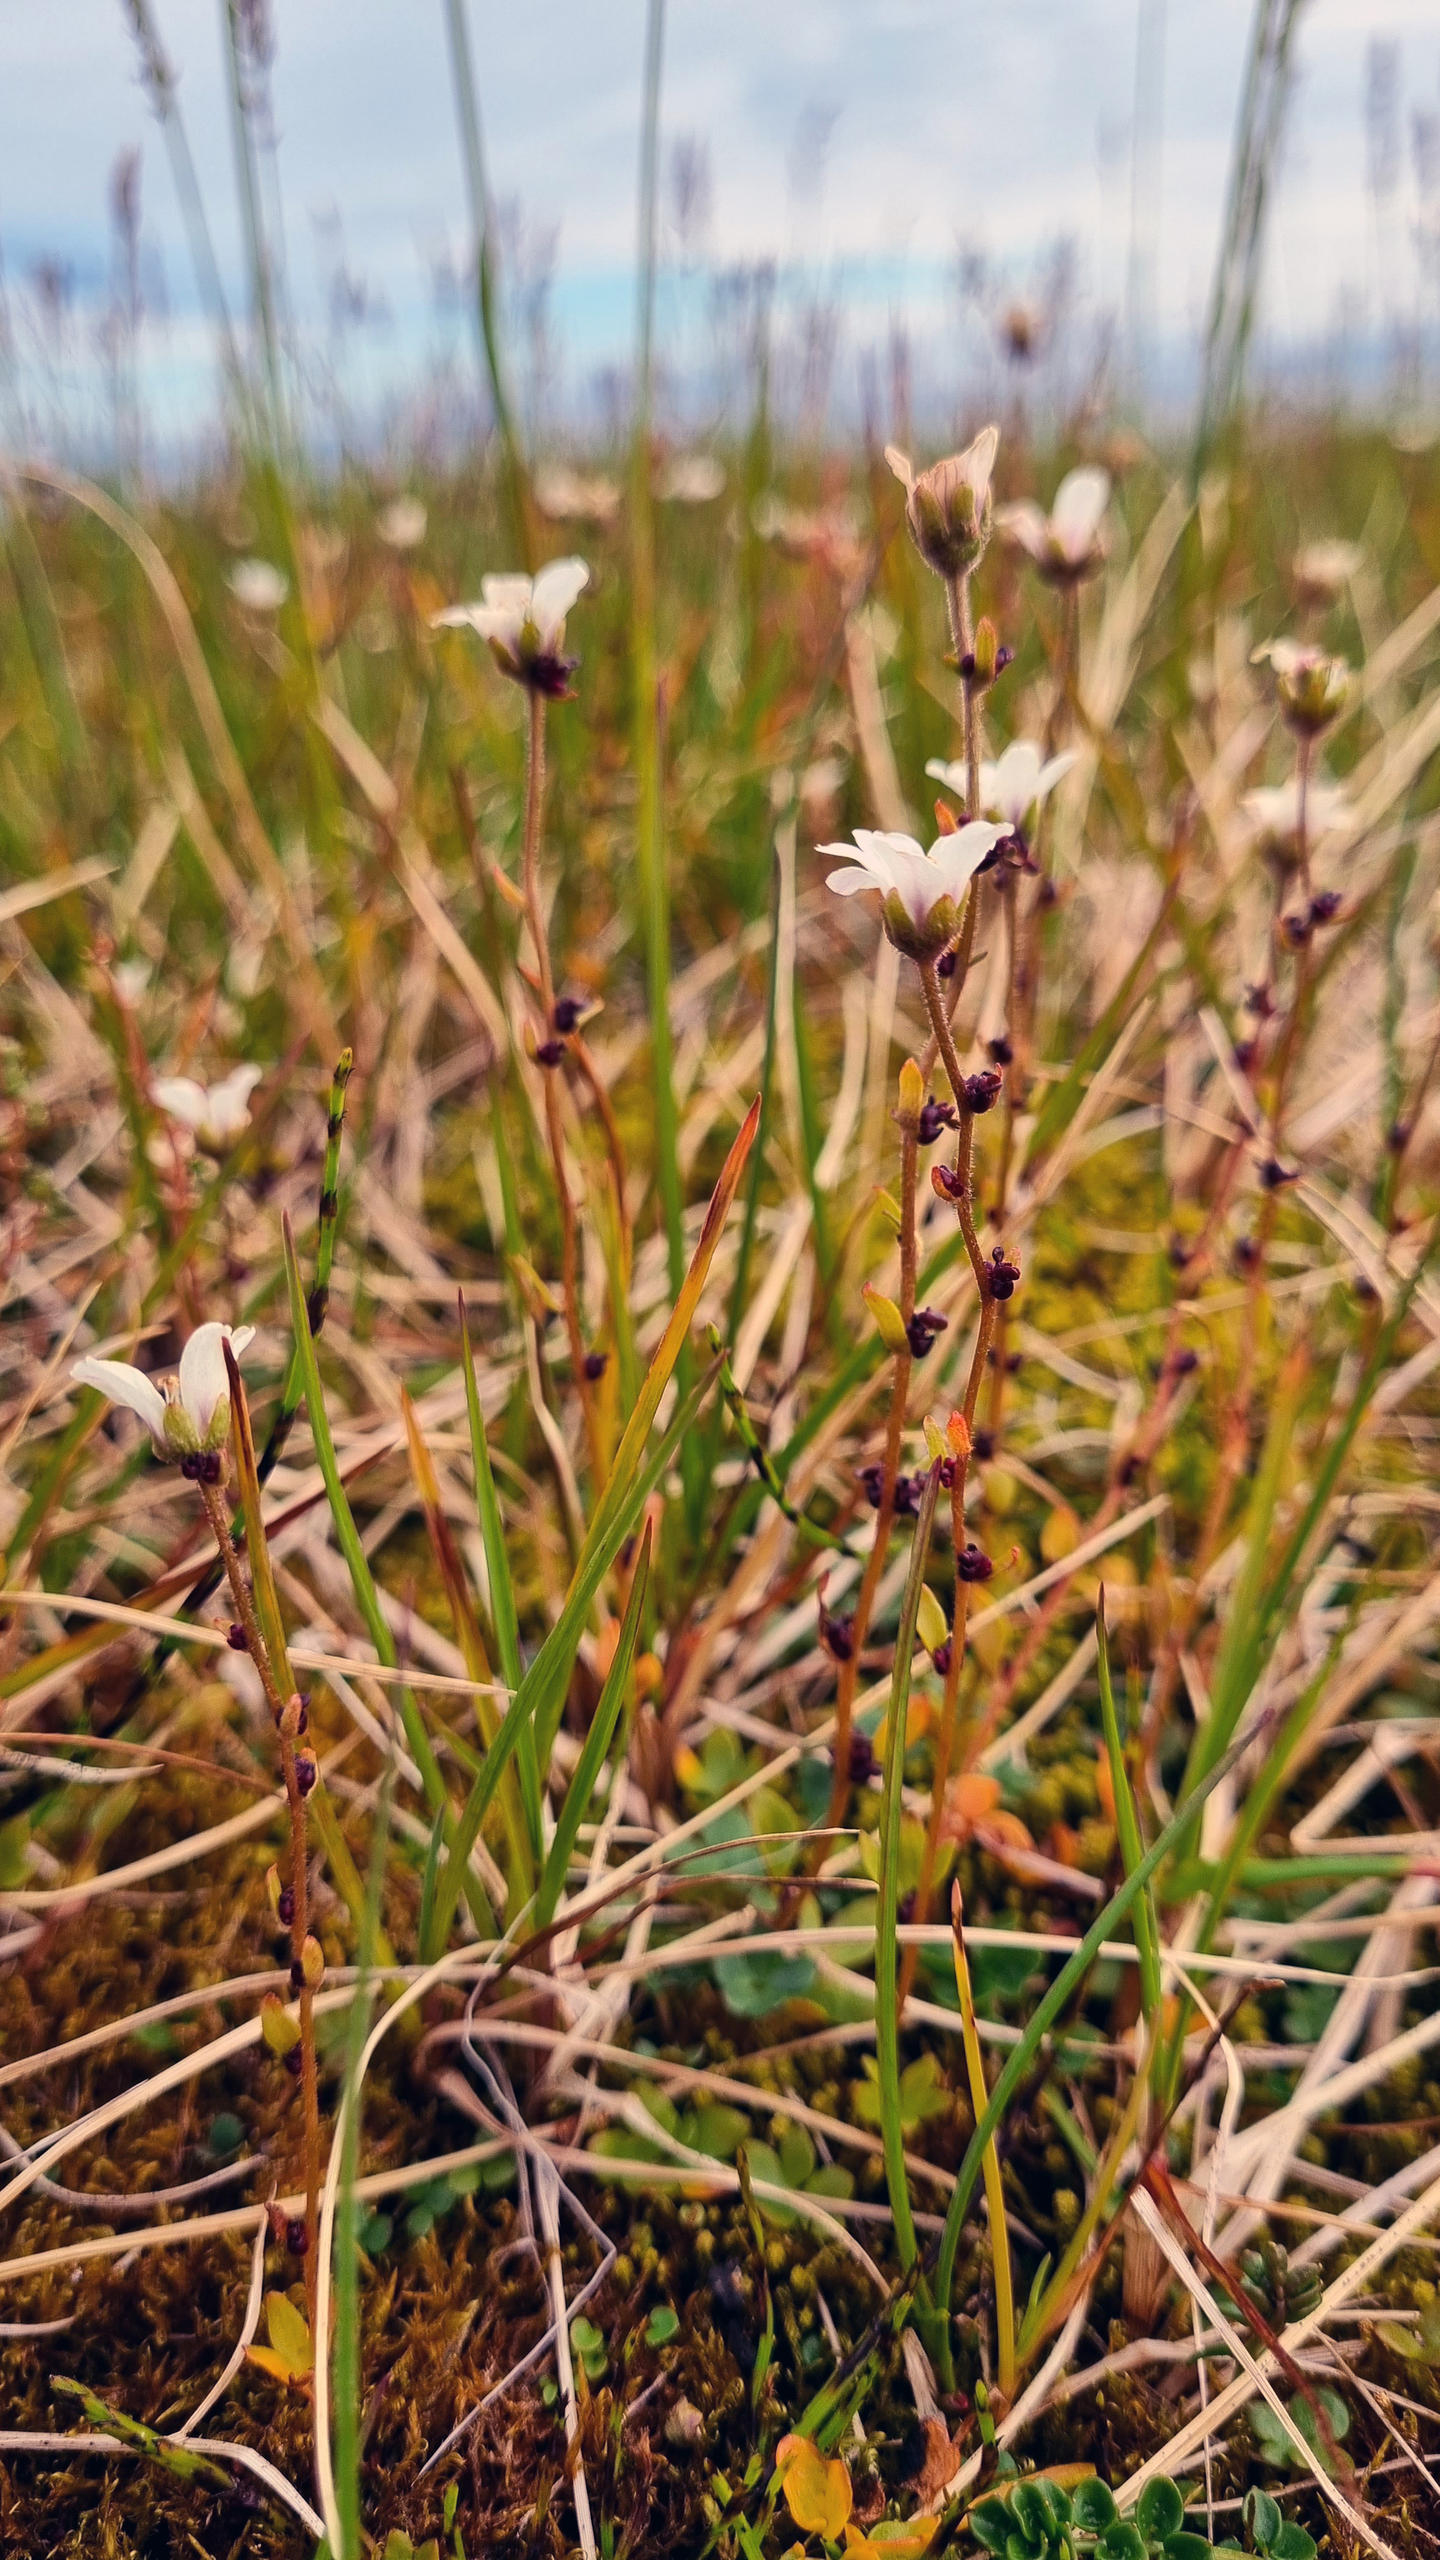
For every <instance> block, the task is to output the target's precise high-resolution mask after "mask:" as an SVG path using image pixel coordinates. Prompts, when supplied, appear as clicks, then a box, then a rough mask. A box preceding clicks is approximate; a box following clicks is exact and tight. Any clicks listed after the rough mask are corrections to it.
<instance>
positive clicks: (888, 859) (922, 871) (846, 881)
mask: <svg viewBox="0 0 1440 2560" xmlns="http://www.w3.org/2000/svg"><path fill="white" fill-rule="evenodd" d="M1004 833H1005V829H1004V828H1003V827H996V826H991V825H989V824H988V823H987V821H986V820H985V819H983V818H973V819H972V820H971V821H970V823H969V825H968V826H964V827H959V828H957V829H956V831H955V833H954V834H953V835H948V836H941V837H939V838H938V840H937V841H936V842H935V843H934V844H932V845H931V846H930V848H929V851H928V852H927V851H926V849H925V847H924V846H923V845H920V844H917V843H916V841H915V838H914V837H913V836H906V835H898V834H894V833H887V832H885V831H883V830H880V829H877V828H874V827H857V828H856V830H855V840H854V842H853V844H822V845H820V846H819V847H818V848H817V849H818V851H819V852H821V853H826V854H830V853H833V854H840V855H843V856H844V857H845V867H844V869H843V870H840V871H832V872H831V874H830V877H829V879H828V881H827V882H826V886H827V888H831V889H833V890H834V891H835V892H836V894H837V896H839V897H842V898H853V897H855V896H856V895H857V894H858V893H859V892H860V891H861V890H862V889H876V890H878V891H879V892H880V895H881V896H882V898H883V899H884V902H885V904H884V918H885V931H886V933H887V934H888V935H889V937H890V940H891V941H892V942H893V943H894V945H895V947H896V949H897V951H903V952H904V953H905V954H906V955H907V957H908V958H910V959H911V960H921V961H924V960H933V959H935V958H936V957H937V956H938V954H939V953H940V952H942V951H943V950H944V948H945V945H946V943H947V942H950V941H951V940H953V938H954V936H955V934H956V933H957V932H958V931H959V927H960V914H959V908H958V906H957V903H956V902H957V900H958V899H959V897H960V895H961V893H962V892H963V890H964V889H965V888H966V887H967V886H968V884H969V882H970V881H971V880H972V879H973V878H974V876H975V873H976V872H977V871H978V870H979V868H980V865H981V863H982V862H984V861H985V859H986V857H987V855H989V854H991V853H993V852H994V850H995V847H996V845H997V844H998V843H999V842H1000V839H1001V837H1002V836H1003V835H1004Z"/></svg>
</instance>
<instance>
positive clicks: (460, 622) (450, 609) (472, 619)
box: [430, 604, 489, 631]
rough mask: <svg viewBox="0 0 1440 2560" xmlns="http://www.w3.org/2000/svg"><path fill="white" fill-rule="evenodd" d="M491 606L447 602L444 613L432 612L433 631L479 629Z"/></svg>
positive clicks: (431, 626)
mask: <svg viewBox="0 0 1440 2560" xmlns="http://www.w3.org/2000/svg"><path fill="white" fill-rule="evenodd" d="M488 610H489V608H488V607H487V606H485V605H483V604H447V605H446V607H445V610H444V612H443V613H432V614H431V616H430V628H431V630H432V631H462V630H463V631H478V630H479V629H480V628H481V620H482V617H483V616H484V615H485V614H486V613H487V612H488Z"/></svg>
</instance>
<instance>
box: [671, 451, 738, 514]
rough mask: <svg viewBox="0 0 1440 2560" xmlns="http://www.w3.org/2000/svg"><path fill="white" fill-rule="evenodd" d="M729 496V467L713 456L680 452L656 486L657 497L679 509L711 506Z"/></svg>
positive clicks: (672, 459)
mask: <svg viewBox="0 0 1440 2560" xmlns="http://www.w3.org/2000/svg"><path fill="white" fill-rule="evenodd" d="M724 494H725V465H724V463H723V462H719V461H717V460H716V457H715V455H714V454H713V453H677V454H675V455H673V456H672V458H671V460H670V461H669V462H667V463H666V465H665V467H664V469H663V470H662V471H661V472H660V474H659V476H658V478H657V480H656V483H655V495H656V497H657V498H660V499H662V500H668V501H669V503H670V505H671V506H676V507H708V506H710V505H712V504H713V503H714V501H715V499H716V498H721V497H723V496H724Z"/></svg>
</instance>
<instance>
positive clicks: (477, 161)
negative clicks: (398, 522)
mask: <svg viewBox="0 0 1440 2560" xmlns="http://www.w3.org/2000/svg"><path fill="white" fill-rule="evenodd" d="M445 32H446V36H447V38H448V40H449V47H450V78H451V83H452V85H453V87H454V91H455V111H456V114H457V115H458V117H459V119H460V156H461V159H462V160H463V162H464V164H465V186H466V191H467V193H468V195H469V198H470V229H471V236H472V238H473V241H474V258H475V307H476V318H477V319H478V321H479V325H480V346H481V350H482V353H483V355H484V358H485V371H486V375H487V377H488V380H489V384H490V405H491V407H492V409H493V410H494V412H495V430H496V433H497V434H498V436H499V438H500V451H501V455H502V458H503V461H504V467H505V491H506V497H507V501H508V504H509V510H510V533H511V538H512V540H513V542H514V544H515V548H516V552H517V555H518V557H519V558H520V559H521V560H522V561H523V562H524V564H525V567H526V568H527V569H531V570H533V569H534V567H535V561H536V552H535V536H534V530H533V526H532V523H531V515H530V487H529V479H528V476H527V473H526V469H525V459H524V455H523V453H522V451H521V447H520V435H519V430H518V428H517V427H516V424H515V412H514V409H513V407H512V405H511V400H510V390H509V385H508V384H507V382H506V379H505V361H504V354H503V350H502V348H501V343H500V318H499V311H498V308H497V304H496V295H495V253H494V247H493V239H494V228H495V215H494V208H493V206H492V204H491V201H490V186H489V180H488V178H487V176H486V171H485V150H484V144H483V142H482V140H481V131H480V95H479V91H478V89H477V87H476V84H475V65H474V60H473V58H472V55H471V51H470V26H469V20H468V18H467V16H466V13H465V0H445Z"/></svg>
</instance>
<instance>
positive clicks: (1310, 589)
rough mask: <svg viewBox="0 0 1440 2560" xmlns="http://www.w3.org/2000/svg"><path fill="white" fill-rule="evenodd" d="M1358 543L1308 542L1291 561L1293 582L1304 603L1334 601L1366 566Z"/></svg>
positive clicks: (1323, 603) (1315, 603)
mask: <svg viewBox="0 0 1440 2560" xmlns="http://www.w3.org/2000/svg"><path fill="white" fill-rule="evenodd" d="M1364 560H1365V554H1364V552H1363V551H1362V550H1361V548H1360V545H1359V543H1358V542H1335V541H1328V542H1307V543H1305V544H1304V545H1303V547H1302V548H1301V549H1300V550H1299V551H1297V552H1296V554H1295V557H1294V559H1293V560H1292V561H1291V563H1290V582H1291V584H1292V586H1293V587H1294V589H1295V594H1296V598H1297V600H1298V602H1299V603H1301V604H1308V605H1325V604H1334V603H1335V602H1336V601H1337V599H1338V598H1339V597H1340V596H1341V595H1343V594H1344V591H1345V589H1346V588H1347V587H1348V585H1349V584H1350V581H1351V579H1352V578H1353V577H1354V576H1355V575H1356V573H1357V572H1358V571H1359V569H1360V568H1361V567H1362V566H1363V565H1364Z"/></svg>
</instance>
